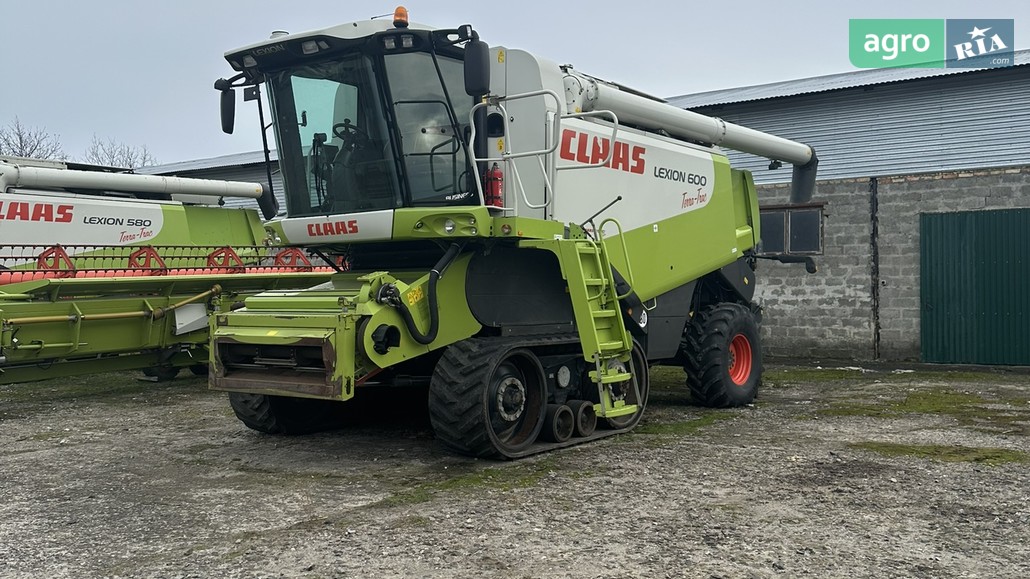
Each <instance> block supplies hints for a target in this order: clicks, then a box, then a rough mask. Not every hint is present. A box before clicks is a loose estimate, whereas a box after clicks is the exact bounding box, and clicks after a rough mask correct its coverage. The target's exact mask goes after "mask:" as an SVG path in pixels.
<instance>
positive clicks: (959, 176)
mask: <svg viewBox="0 0 1030 579" xmlns="http://www.w3.org/2000/svg"><path fill="white" fill-rule="evenodd" d="M876 191H877V192H876V201H877V203H876V207H877V212H876V215H877V220H878V223H877V235H876V238H875V240H874V238H873V235H872V234H873V226H872V209H873V204H872V201H873V199H872V193H871V189H870V180H869V179H847V180H836V181H822V182H820V183H819V185H818V187H817V188H816V193H815V196H814V200H815V201H824V202H825V203H826V210H825V214H826V217H825V223H824V242H823V248H824V255H822V256H818V257H817V258H816V263H817V264H818V265H819V272H818V273H815V274H807V273H805V270H804V267H803V266H800V265H783V264H778V263H774V262H768V261H761V262H759V270H758V275H759V287H758V291H757V294H756V299H758V300H759V302H760V303H761V304H762V306H763V307H764V309H765V317H764V323H763V340H764V341H765V348H766V351H767V352H768V353H769V354H770V355H776V356H804V357H813V358H821V357H826V358H831V357H832V358H849V359H856V360H870V359H873V358H875V357H877V356H878V357H879V358H881V359H888V360H916V359H918V358H919V312H920V301H919V214H920V213H938V212H950V211H973V210H984V209H1003V208H1028V207H1030V166H1026V167H1017V168H1011V169H992V170H982V171H961V172H946V173H930V174H921V175H905V176H892V177H880V178H878V179H877V183H876ZM787 197H788V187H787V185H764V186H759V200H760V202H761V203H762V204H763V205H772V204H781V203H786V202H787ZM874 243H875V248H876V250H877V252H878V266H879V267H878V281H879V286H878V292H874V291H873V283H874V268H873V264H874V257H873V256H874V251H873V250H874ZM876 293H878V300H879V302H878V303H879V305H878V308H877V307H876V297H877V296H876ZM877 310H878V311H877ZM877 323H878V324H879V340H878V341H877V331H876V325H877Z"/></svg>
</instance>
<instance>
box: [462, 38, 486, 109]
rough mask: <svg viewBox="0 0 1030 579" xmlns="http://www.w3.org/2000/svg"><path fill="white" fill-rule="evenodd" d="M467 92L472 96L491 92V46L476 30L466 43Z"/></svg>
mask: <svg viewBox="0 0 1030 579" xmlns="http://www.w3.org/2000/svg"><path fill="white" fill-rule="evenodd" d="M465 93H466V94H468V95H469V96H472V97H480V96H483V95H485V94H490V47H489V46H488V45H487V44H486V43H485V42H483V41H482V40H480V39H479V38H478V37H477V35H476V34H475V33H474V32H473V37H472V40H469V41H468V42H467V43H465Z"/></svg>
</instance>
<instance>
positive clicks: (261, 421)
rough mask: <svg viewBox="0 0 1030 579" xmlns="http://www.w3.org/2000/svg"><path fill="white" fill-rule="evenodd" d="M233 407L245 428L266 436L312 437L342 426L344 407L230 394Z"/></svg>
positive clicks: (241, 393)
mask: <svg viewBox="0 0 1030 579" xmlns="http://www.w3.org/2000/svg"><path fill="white" fill-rule="evenodd" d="M229 404H230V405H231V406H232V409H233V412H235V413H236V418H239V419H240V421H241V422H243V424H246V425H247V427H248V428H250V429H252V430H257V431H258V432H264V433H266V434H310V433H312V432H319V431H322V430H329V429H331V428H332V427H333V426H341V424H340V421H339V420H337V419H336V418H337V417H338V415H339V414H338V413H339V411H340V410H341V408H340V407H341V403H339V402H334V401H332V400H313V399H309V398H291V397H288V396H269V395H265V394H246V393H243V392H230V393H229Z"/></svg>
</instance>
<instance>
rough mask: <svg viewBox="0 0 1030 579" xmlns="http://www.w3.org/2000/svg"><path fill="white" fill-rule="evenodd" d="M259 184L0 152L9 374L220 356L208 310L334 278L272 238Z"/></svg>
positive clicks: (164, 368) (2, 354)
mask: <svg viewBox="0 0 1030 579" xmlns="http://www.w3.org/2000/svg"><path fill="white" fill-rule="evenodd" d="M180 195H188V196H190V197H189V199H193V200H196V199H204V198H206V199H208V200H210V202H212V203H214V202H217V201H218V200H219V199H221V198H222V197H245V198H251V199H256V200H257V201H258V203H259V206H260V207H261V209H262V211H263V212H264V214H265V216H266V217H270V216H274V215H275V213H276V211H277V208H276V206H275V199H274V197H272V195H271V192H270V191H268V190H267V189H266V188H264V187H262V186H261V185H259V184H256V183H237V182H228V181H209V180H200V179H182V178H175V177H160V176H151V175H133V174H124V173H114V172H107V171H97V170H93V171H84V170H75V169H71V168H68V167H67V166H66V165H65V164H64V163H57V162H52V161H40V160H33V159H18V158H10V157H5V158H3V159H0V384H9V383H14V382H25V381H29V380H39V379H45V378H54V377H58V376H73V375H79V374H88V373H94V372H103V371H112V370H127V369H142V370H144V372H145V373H147V374H149V375H151V376H156V377H158V378H169V377H172V376H174V375H175V374H176V373H177V372H178V371H179V369H180V368H181V367H183V366H191V367H192V368H193V369H195V370H196V371H198V372H200V371H203V370H205V369H206V367H207V360H208V358H209V356H208V352H207V347H208V343H209V340H208V327H209V326H208V320H207V318H208V315H209V314H210V313H211V311H213V308H214V307H216V305H218V307H221V306H220V305H219V304H224V306H225V307H230V305H231V304H232V303H234V302H235V301H237V300H239V299H242V298H243V297H244V296H246V295H250V294H254V293H258V292H260V291H263V290H268V289H274V288H288V287H306V286H309V285H312V284H314V283H318V282H320V281H323V280H325V279H326V278H327V275H326V273H325V272H326V271H327V270H328V268H325V267H316V266H315V265H313V264H312V263H311V261H310V260H309V259H308V258H307V256H305V255H304V253H303V252H301V251H300V250H299V249H297V248H283V247H275V246H273V245H269V244H268V243H267V241H268V240H267V233H266V231H265V230H264V227H263V225H262V222H261V219H260V217H259V216H258V214H257V213H256V212H255V211H254V210H253V209H228V208H222V207H211V206H202V205H194V204H189V203H183V202H180V201H177V200H175V198H177V197H178V196H180Z"/></svg>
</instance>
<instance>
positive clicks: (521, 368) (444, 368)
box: [429, 338, 547, 458]
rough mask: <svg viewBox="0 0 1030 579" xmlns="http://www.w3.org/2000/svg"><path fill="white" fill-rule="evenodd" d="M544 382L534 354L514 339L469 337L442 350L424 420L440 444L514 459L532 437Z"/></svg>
mask: <svg viewBox="0 0 1030 579" xmlns="http://www.w3.org/2000/svg"><path fill="white" fill-rule="evenodd" d="M546 410H547V383H546V378H545V377H544V370H543V367H542V366H541V365H540V360H539V359H537V357H536V355H535V354H534V353H533V352H532V351H530V350H529V349H527V348H521V347H519V344H518V343H517V342H514V341H506V340H499V339H497V338H494V339H489V338H487V339H469V340H463V341H461V342H458V343H456V344H454V345H452V346H450V347H449V348H447V351H446V352H444V355H443V356H442V357H441V358H440V361H439V362H438V363H437V365H436V370H435V371H434V372H433V378H432V380H431V381H430V383H429V420H430V422H431V423H432V425H433V430H434V431H435V432H436V438H437V440H439V441H440V442H441V443H442V444H443V445H444V446H447V447H448V448H451V449H453V450H455V451H457V452H460V453H462V454H467V455H470V456H477V457H496V458H515V457H517V456H520V455H522V454H525V451H526V450H527V449H529V447H530V446H531V445H532V444H533V443H534V442H535V441H536V439H537V437H538V436H539V435H540V430H541V428H542V427H543V424H544V414H545V412H546Z"/></svg>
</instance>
